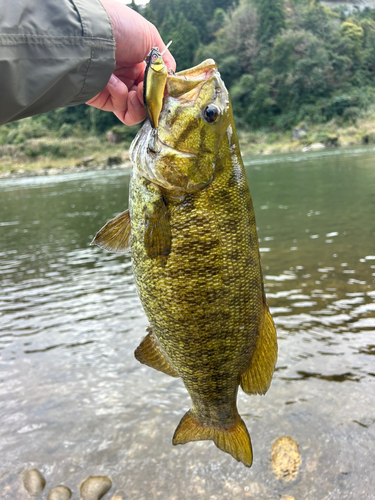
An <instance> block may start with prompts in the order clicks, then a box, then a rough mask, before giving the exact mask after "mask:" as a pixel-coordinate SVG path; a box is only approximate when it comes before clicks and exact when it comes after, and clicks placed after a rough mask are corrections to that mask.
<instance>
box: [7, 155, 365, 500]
mask: <svg viewBox="0 0 375 500" xmlns="http://www.w3.org/2000/svg"><path fill="white" fill-rule="evenodd" d="M246 163H247V165H248V167H247V172H248V179H249V182H250V187H251V192H252V195H253V199H254V204H255V209H256V215H257V223H258V226H259V238H260V246H261V249H262V263H263V271H264V275H265V286H266V291H267V297H268V301H269V304H270V307H271V310H272V313H273V315H274V318H275V323H276V325H277V330H278V336H279V352H280V353H279V360H278V364H277V369H276V373H275V376H274V381H273V383H272V386H271V389H270V390H269V392H268V393H267V395H266V396H265V397H248V396H246V395H244V394H243V393H241V394H240V396H239V410H240V413H241V414H242V415H243V416H244V419H245V421H246V424H247V426H248V428H249V431H250V434H251V435H252V440H253V446H254V465H253V467H252V468H251V469H250V470H249V469H246V468H245V467H243V466H242V465H240V464H238V463H237V462H235V461H234V460H233V459H232V458H231V457H229V455H228V456H227V455H225V454H224V453H222V452H220V451H219V450H217V448H216V447H215V446H214V445H213V444H212V443H210V442H200V443H190V444H187V445H185V446H183V447H181V446H179V447H172V445H171V439H172V435H173V432H174V430H175V427H176V426H177V424H178V422H179V421H180V418H181V416H182V415H183V414H184V413H185V411H186V410H187V409H188V408H189V398H188V396H187V393H186V390H185V389H184V387H183V385H182V382H181V381H180V380H179V379H172V378H170V377H168V376H166V375H164V374H162V373H159V372H155V371H153V370H151V369H150V368H148V367H145V366H143V365H140V364H139V363H138V362H137V361H136V360H135V359H134V356H133V351H134V349H135V348H136V347H137V345H138V344H139V342H140V340H141V338H142V337H143V336H144V335H145V327H146V326H147V320H146V317H145V315H144V313H143V310H142V308H141V305H140V302H139V300H138V297H137V295H136V290H135V285H134V280H133V277H132V271H131V266H130V262H129V258H128V257H126V256H125V257H124V256H115V255H113V254H107V253H104V252H103V251H102V250H100V249H98V248H93V247H90V246H89V242H90V241H91V238H92V237H93V235H94V234H95V232H96V231H97V230H98V229H99V228H100V227H101V226H102V225H103V223H104V222H105V221H106V220H108V219H109V218H111V217H113V215H115V214H117V213H119V212H121V211H123V210H124V209H125V208H126V207H127V204H128V199H127V197H128V194H127V191H128V183H129V177H128V175H127V174H126V173H124V172H122V171H107V172H93V173H90V174H87V173H86V174H72V175H61V176H56V177H52V176H48V177H38V178H28V179H19V180H13V181H10V180H9V181H2V182H1V185H0V214H1V215H0V257H1V260H0V280H1V291H2V293H1V296H0V379H1V382H2V383H1V385H0V398H1V406H0V421H1V423H2V425H1V427H0V456H2V457H3V460H2V463H1V468H0V498H9V499H14V498H21V496H19V495H20V493H19V492H20V490H19V488H20V480H19V478H20V474H21V472H22V471H23V470H24V469H26V468H32V467H37V468H38V469H39V470H41V471H42V473H43V475H44V476H45V478H46V480H47V487H46V489H45V495H47V493H48V491H49V490H50V489H51V488H52V486H54V485H56V484H61V483H63V484H66V485H67V486H69V487H70V488H71V489H72V490H73V492H75V493H76V495H77V492H78V486H79V483H80V482H81V481H82V480H83V479H85V478H86V477H87V476H89V475H109V476H110V477H111V479H112V481H113V487H112V489H111V492H110V493H109V495H108V498H110V497H111V495H115V493H116V492H117V493H116V494H117V495H120V496H122V497H123V498H124V499H125V498H126V499H128V498H129V499H136V500H141V499H146V498H147V499H149V498H168V499H183V498H186V499H210V500H216V499H223V498H228V499H231V498H239V499H240V498H241V499H242V498H254V499H255V498H256V499H260V500H262V499H266V498H274V499H276V498H279V496H280V495H283V494H289V495H292V496H294V497H295V498H296V499H297V498H298V499H307V498H309V499H312V498H314V499H315V498H319V499H325V498H327V499H328V498H329V499H340V500H341V499H346V498H347V499H349V498H350V499H352V498H356V497H358V498H361V499H367V498H372V495H373V491H374V489H375V477H374V474H373V470H374V467H375V454H374V444H375V412H374V395H375V364H374V355H375V234H374V213H375V196H374V193H375V152H374V151H372V150H370V149H358V148H357V149H352V150H350V151H347V152H345V154H343V153H342V152H340V153H339V152H338V151H329V152H327V151H324V152H315V153H310V154H304V155H300V154H296V155H288V156H273V157H266V158H265V157H262V158H257V157H256V158H247V162H246ZM285 435H286V436H288V435H289V436H292V438H293V439H294V440H296V441H297V443H298V444H299V450H300V453H301V459H302V462H301V466H300V469H299V472H298V475H297V476H296V478H295V479H294V480H293V481H291V482H288V483H286V482H285V481H283V480H282V479H278V478H277V477H276V476H275V474H274V473H273V470H272V463H271V451H272V445H273V442H274V441H275V440H276V439H277V438H279V437H280V436H285ZM1 495H3V496H1ZM43 498H44V497H43ZM106 498H107V497H106Z"/></svg>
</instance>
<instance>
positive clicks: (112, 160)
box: [107, 156, 122, 166]
mask: <svg viewBox="0 0 375 500" xmlns="http://www.w3.org/2000/svg"><path fill="white" fill-rule="evenodd" d="M121 161H122V159H121V156H108V158H107V165H108V166H112V165H119V164H120V163H121Z"/></svg>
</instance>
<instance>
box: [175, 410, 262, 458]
mask: <svg viewBox="0 0 375 500" xmlns="http://www.w3.org/2000/svg"><path fill="white" fill-rule="evenodd" d="M204 440H212V441H213V442H214V443H215V444H216V446H217V447H218V448H219V449H220V450H222V451H224V452H225V453H229V454H230V455H232V457H233V458H235V459H236V460H237V461H238V462H242V463H243V464H244V465H246V467H251V465H252V463H253V452H252V447H251V440H250V435H249V432H248V430H247V428H246V425H245V422H244V421H243V420H242V418H241V417H240V416H239V415H238V418H237V421H236V423H235V424H233V425H231V426H228V427H214V426H208V425H206V424H203V423H202V422H199V420H197V419H196V418H194V417H193V415H192V414H191V411H190V410H189V411H188V412H187V413H185V415H184V416H183V417H182V419H181V422H180V423H179V425H178V427H177V429H176V431H175V433H174V436H173V444H174V445H176V444H185V443H188V442H190V441H204Z"/></svg>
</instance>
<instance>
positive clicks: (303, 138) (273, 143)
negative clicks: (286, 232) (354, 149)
mask: <svg viewBox="0 0 375 500" xmlns="http://www.w3.org/2000/svg"><path fill="white" fill-rule="evenodd" d="M238 137H239V141H240V146H241V152H242V154H252V155H259V154H263V155H267V154H274V153H289V152H294V151H296V152H297V151H310V150H318V149H324V148H333V147H340V146H354V145H360V144H371V143H374V144H375V120H371V119H362V120H358V121H357V122H356V123H353V124H351V125H346V126H345V127H344V126H342V127H340V126H337V124H336V122H335V121H332V122H330V123H327V124H323V125H314V126H312V127H309V126H308V125H306V124H303V123H302V124H300V125H299V126H298V127H296V128H295V129H293V130H289V131H284V132H278V131H272V130H268V131H267V130H263V131H256V132H249V131H243V130H240V131H239V132H238ZM129 146H130V143H129V142H121V143H117V144H112V143H110V142H108V141H106V140H105V138H99V137H94V136H88V137H85V138H76V137H68V138H51V137H41V138H32V139H28V140H25V141H24V142H22V143H21V144H9V145H2V146H0V178H9V177H10V178H11V177H20V176H32V175H48V174H58V173H67V172H81V171H86V170H103V169H108V168H131V164H130V160H129Z"/></svg>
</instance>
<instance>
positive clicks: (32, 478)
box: [23, 469, 46, 497]
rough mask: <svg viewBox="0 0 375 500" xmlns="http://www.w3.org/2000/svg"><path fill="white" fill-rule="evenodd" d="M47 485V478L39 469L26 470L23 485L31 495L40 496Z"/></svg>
mask: <svg viewBox="0 0 375 500" xmlns="http://www.w3.org/2000/svg"><path fill="white" fill-rule="evenodd" d="M45 485H46V480H45V479H44V477H43V475H42V474H41V472H39V471H38V469H30V470H27V471H25V472H24V474H23V486H24V488H25V490H26V491H27V492H28V493H29V495H31V496H33V497H37V496H39V495H40V494H41V493H42V491H43V490H44V487H45Z"/></svg>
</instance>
